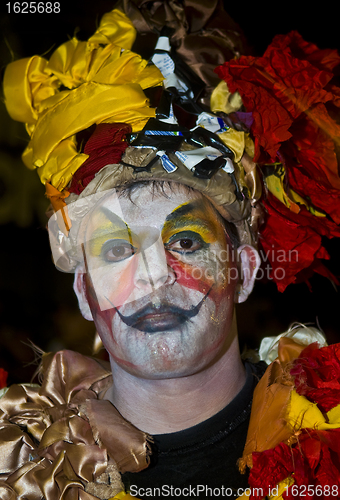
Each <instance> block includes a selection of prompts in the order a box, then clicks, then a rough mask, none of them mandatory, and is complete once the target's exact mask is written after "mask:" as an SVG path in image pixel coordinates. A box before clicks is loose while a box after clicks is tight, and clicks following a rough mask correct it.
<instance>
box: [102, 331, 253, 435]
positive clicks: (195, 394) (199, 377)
mask: <svg viewBox="0 0 340 500" xmlns="http://www.w3.org/2000/svg"><path fill="white" fill-rule="evenodd" d="M111 367H112V373H113V380H114V383H113V386H112V387H111V388H110V389H109V391H108V392H107V394H106V396H105V397H106V399H109V400H110V401H111V402H112V403H113V404H114V405H115V407H116V408H117V409H118V410H119V412H120V413H121V414H122V415H123V417H125V418H126V419H127V420H129V421H130V422H131V423H133V424H134V425H135V426H136V427H138V428H139V429H141V430H143V431H145V432H148V433H149V434H165V433H170V432H177V431H180V430H183V429H187V428H189V427H192V426H193V425H196V424H198V423H200V422H203V421H204V420H206V419H208V418H209V417H211V416H213V415H215V414H216V413H218V412H219V411H220V410H222V409H223V408H224V407H225V406H227V404H228V403H230V402H231V401H232V400H233V399H234V398H235V396H236V395H237V394H238V393H239V391H240V390H241V389H242V387H243V385H244V383H245V370H244V366H243V364H242V361H241V358H240V353H239V348H238V339H237V336H235V337H234V339H233V341H232V343H231V345H230V346H229V348H228V350H227V351H226V352H225V353H224V354H223V355H222V356H221V358H219V359H218V360H217V361H216V362H215V363H213V364H212V365H211V366H209V367H207V368H206V369H205V370H202V371H201V372H198V373H196V374H194V375H190V376H188V377H180V378H171V379H163V380H150V379H142V378H139V377H135V376H133V375H131V374H129V373H128V372H126V371H125V370H124V369H122V368H121V367H120V366H118V365H117V364H116V363H115V362H114V361H111Z"/></svg>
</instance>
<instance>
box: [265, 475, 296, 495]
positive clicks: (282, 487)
mask: <svg viewBox="0 0 340 500" xmlns="http://www.w3.org/2000/svg"><path fill="white" fill-rule="evenodd" d="M292 484H294V479H293V478H292V477H287V478H286V479H283V480H282V481H280V482H279V483H278V484H277V486H276V487H275V488H274V490H275V494H274V495H269V497H268V498H269V500H283V499H284V497H283V494H284V493H285V491H286V490H287V488H288V487H289V486H292ZM276 492H277V493H276Z"/></svg>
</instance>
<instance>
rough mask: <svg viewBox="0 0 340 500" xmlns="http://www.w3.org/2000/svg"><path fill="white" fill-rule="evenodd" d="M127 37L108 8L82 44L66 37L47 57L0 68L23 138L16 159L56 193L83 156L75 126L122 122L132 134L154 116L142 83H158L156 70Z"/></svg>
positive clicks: (122, 20)
mask: <svg viewBox="0 0 340 500" xmlns="http://www.w3.org/2000/svg"><path fill="white" fill-rule="evenodd" d="M135 37H136V30H135V28H134V27H133V25H132V23H131V21H130V20H129V19H128V17H127V16H126V15H125V14H124V13H122V12H121V11H119V10H118V9H115V10H113V11H112V12H110V13H108V14H106V15H104V16H103V18H102V20H101V23H100V25H99V27H98V29H97V31H96V32H95V34H94V35H93V36H92V37H90V39H89V40H88V41H87V42H83V41H79V40H77V39H76V38H72V39H71V40H69V41H67V42H65V43H64V44H62V45H61V46H60V47H58V48H57V49H56V50H55V51H54V52H53V54H52V56H51V58H50V60H49V61H47V60H46V59H44V58H43V57H40V56H34V57H32V58H26V59H22V60H19V61H15V62H13V63H11V64H9V65H8V67H7V68H6V72H5V77H4V94H5V104H6V107H7V109H8V112H9V114H10V115H11V117H12V118H14V119H15V120H18V121H22V122H25V123H26V129H27V132H28V133H29V135H30V137H31V141H30V142H29V144H28V146H27V148H26V150H25V152H24V154H23V160H24V163H25V165H26V166H28V167H29V168H32V169H35V168H37V169H38V174H39V177H40V179H41V181H42V182H43V183H46V182H47V181H48V182H51V184H52V185H53V186H54V187H56V188H57V189H58V190H59V191H62V190H63V189H64V188H65V187H66V186H67V185H68V184H69V182H70V181H71V179H72V176H73V174H74V173H75V172H76V170H77V169H78V168H79V167H80V166H81V165H82V164H83V162H84V161H85V160H86V158H87V155H84V154H82V152H81V151H79V149H78V145H77V143H76V137H75V135H76V134H77V133H78V132H80V131H82V130H84V129H86V128H88V127H90V126H91V125H93V124H98V123H102V122H106V123H112V122H123V123H129V124H130V125H131V127H132V130H133V131H134V132H136V131H139V130H141V129H142V128H143V127H144V125H145V123H146V121H147V120H148V119H149V118H150V117H153V116H155V110H154V109H152V108H150V105H149V101H148V99H147V98H146V96H145V94H144V92H143V89H145V88H148V87H153V86H157V85H160V84H161V82H162V80H163V76H162V74H161V72H160V71H159V70H158V69H157V67H156V66H154V65H150V66H149V65H147V61H146V60H144V59H142V58H141V57H140V56H139V55H138V54H135V53H134V52H131V50H130V49H131V46H132V44H133V42H134V40H135ZM85 102H86V105H84V103H85Z"/></svg>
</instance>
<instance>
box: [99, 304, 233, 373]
mask: <svg viewBox="0 0 340 500" xmlns="http://www.w3.org/2000/svg"><path fill="white" fill-rule="evenodd" d="M223 305H226V306H227V304H223ZM221 306H222V304H221ZM219 310H220V311H222V312H220V313H219V314H218V313H217V312H216V307H215V304H214V302H213V301H212V300H211V299H209V298H207V299H206V300H205V301H204V303H203V305H202V307H201V308H200V310H199V312H198V314H197V315H196V316H195V317H193V318H190V319H188V320H186V321H183V322H182V323H181V324H178V325H173V326H172V327H171V329H168V330H167V329H166V328H164V325H163V323H162V321H160V322H159V325H160V327H159V331H157V329H156V326H155V328H154V331H153V332H145V331H144V330H145V328H144V324H143V323H141V325H140V326H141V327H142V328H143V329H138V327H132V326H129V325H127V324H126V323H124V321H122V319H121V317H120V316H119V315H118V314H112V321H111V326H110V324H108V321H107V311H106V312H102V313H99V314H97V315H96V317H95V323H96V326H97V330H98V333H99V334H100V336H101V337H102V340H103V343H104V346H105V347H106V349H107V351H108V352H109V354H110V357H111V360H112V361H113V362H114V363H115V364H117V365H119V366H121V367H122V368H123V369H124V370H126V371H127V372H129V373H131V374H133V375H135V376H138V377H142V378H150V379H165V378H174V377H183V376H189V375H192V374H194V373H196V372H198V371H200V370H202V369H203V368H204V367H205V366H206V365H208V364H210V363H211V362H213V360H214V359H215V358H216V357H218V355H219V353H220V352H221V351H222V350H223V345H224V343H225V332H226V331H228V328H227V329H226V328H225V326H226V321H228V317H227V316H228V313H227V312H226V311H228V308H227V307H222V308H219ZM212 318H213V321H212ZM156 321H157V319H156Z"/></svg>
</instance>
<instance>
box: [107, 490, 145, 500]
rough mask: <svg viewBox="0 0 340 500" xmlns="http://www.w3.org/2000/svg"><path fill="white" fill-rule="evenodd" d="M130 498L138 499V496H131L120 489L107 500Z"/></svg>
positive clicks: (126, 499) (128, 499) (127, 499)
mask: <svg viewBox="0 0 340 500" xmlns="http://www.w3.org/2000/svg"><path fill="white" fill-rule="evenodd" d="M130 499H131V500H132V499H134V500H139V498H137V497H133V496H132V495H130V493H125V491H121V492H120V493H118V495H116V496H114V497H112V498H109V500H130Z"/></svg>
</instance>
